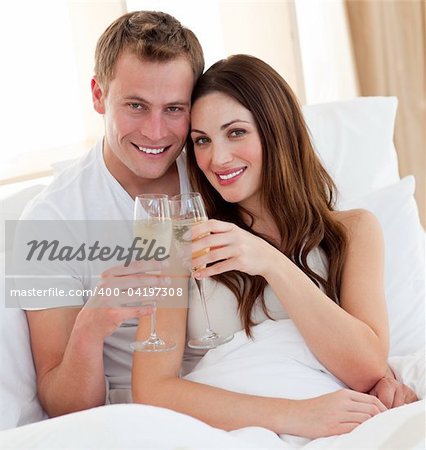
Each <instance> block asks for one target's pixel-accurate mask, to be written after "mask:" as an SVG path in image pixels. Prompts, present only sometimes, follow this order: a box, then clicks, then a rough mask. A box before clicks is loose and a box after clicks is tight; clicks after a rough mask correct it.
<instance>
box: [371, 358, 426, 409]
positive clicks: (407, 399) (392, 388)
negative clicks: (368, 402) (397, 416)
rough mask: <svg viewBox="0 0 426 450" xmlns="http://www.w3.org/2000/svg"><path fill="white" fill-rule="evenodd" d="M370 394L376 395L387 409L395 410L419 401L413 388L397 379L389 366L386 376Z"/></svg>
mask: <svg viewBox="0 0 426 450" xmlns="http://www.w3.org/2000/svg"><path fill="white" fill-rule="evenodd" d="M369 394H371V395H375V396H376V397H377V398H378V399H379V400H380V401H381V402H382V403H383V404H384V405H385V406H386V407H387V408H395V407H396V406H401V405H404V404H405V403H412V402H415V401H417V400H418V398H417V395H416V393H415V392H414V391H413V390H412V389H411V388H409V387H408V386H406V385H405V384H403V383H400V382H399V381H398V380H397V379H396V378H395V374H394V373H393V372H392V369H391V368H390V367H389V366H388V368H387V371H386V375H385V376H384V377H383V378H381V379H380V380H379V381H378V382H377V383H376V384H375V386H374V387H373V389H371V391H370V392H369Z"/></svg>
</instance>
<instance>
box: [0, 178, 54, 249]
mask: <svg viewBox="0 0 426 450" xmlns="http://www.w3.org/2000/svg"><path fill="white" fill-rule="evenodd" d="M44 187H45V185H43V184H35V185H33V186H28V187H26V188H24V189H20V190H19V191H18V192H16V193H15V194H12V195H8V196H4V197H3V198H1V199H0V252H4V251H5V250H6V249H7V248H9V246H10V243H8V242H5V241H4V239H5V220H18V219H19V217H20V216H21V213H22V211H23V210H24V207H25V205H26V204H27V203H28V202H29V201H30V200H32V199H33V198H34V197H35V196H36V195H37V194H38V193H39V192H40V191H41V190H42V189H43V188H44Z"/></svg>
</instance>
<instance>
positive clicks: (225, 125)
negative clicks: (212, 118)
mask: <svg viewBox="0 0 426 450" xmlns="http://www.w3.org/2000/svg"><path fill="white" fill-rule="evenodd" d="M236 122H243V123H250V122H249V121H248V120H241V119H235V120H231V121H230V122H227V123H224V124H223V125H221V127H220V129H221V130H225V129H226V128H228V127H229V126H231V125H232V124H234V123H236ZM191 133H200V134H206V132H205V131H201V130H196V129H195V128H192V129H191Z"/></svg>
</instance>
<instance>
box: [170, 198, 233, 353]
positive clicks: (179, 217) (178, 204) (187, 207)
mask: <svg viewBox="0 0 426 450" xmlns="http://www.w3.org/2000/svg"><path fill="white" fill-rule="evenodd" d="M170 204H171V210H172V219H173V235H174V238H175V243H176V246H177V248H178V249H181V250H184V251H185V253H187V254H189V252H190V251H191V247H190V246H191V242H190V241H188V240H186V239H184V235H185V233H187V232H188V231H190V230H191V228H192V227H193V226H194V225H197V224H198V223H200V222H205V221H206V220H207V214H206V210H205V207H204V203H203V199H202V197H201V195H200V194H199V193H198V192H190V193H187V194H180V195H176V196H174V197H172V198H171V200H170ZM202 237H204V236H200V238H199V239H201V238H202ZM209 251H210V248H205V249H202V250H200V251H199V252H197V253H194V254H192V258H197V257H199V256H201V255H203V254H206V253H208V252H209ZM204 267H205V266H204ZM199 268H201V267H199ZM195 282H196V284H197V287H198V290H199V292H200V298H201V304H202V307H203V312H204V317H205V320H206V332H205V334H204V335H203V336H201V337H200V338H197V339H191V340H190V341H189V342H188V346H189V347H191V348H196V349H209V348H215V347H217V346H218V345H221V344H225V343H226V342H229V341H230V340H231V339H232V338H233V337H234V335H230V336H221V335H219V334H217V333H216V332H215V331H213V330H212V328H211V325H210V318H209V314H208V311H207V303H206V298H205V279H204V278H202V279H201V280H197V279H195Z"/></svg>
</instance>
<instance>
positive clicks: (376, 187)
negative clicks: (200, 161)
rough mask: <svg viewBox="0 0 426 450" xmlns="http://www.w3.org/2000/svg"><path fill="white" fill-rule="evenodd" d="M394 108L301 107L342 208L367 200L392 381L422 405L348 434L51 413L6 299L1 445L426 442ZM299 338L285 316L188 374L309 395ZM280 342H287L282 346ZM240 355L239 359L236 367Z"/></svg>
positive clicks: (413, 242)
mask: <svg viewBox="0 0 426 450" xmlns="http://www.w3.org/2000/svg"><path fill="white" fill-rule="evenodd" d="M396 108H397V100H396V99H395V98H392V97H364V98H357V99H354V100H350V101H343V102H334V103H329V104H321V105H312V106H306V107H304V115H305V119H306V121H307V124H308V126H309V129H310V131H311V134H312V139H313V142H314V145H315V148H316V150H317V152H318V153H319V155H320V157H321V159H322V161H323V162H324V164H325V166H326V167H327V168H328V170H329V171H330V173H331V174H332V176H333V177H334V179H335V181H336V184H337V186H338V188H339V191H340V196H339V200H338V206H339V208H341V209H347V208H354V207H361V208H366V209H369V210H370V211H372V212H373V213H374V214H375V215H376V216H377V217H378V219H379V221H380V223H381V225H382V228H383V232H384V238H385V246H386V255H385V283H386V286H385V288H386V297H387V303H388V310H389V321H390V332H391V343H390V344H391V345H390V358H389V364H390V365H391V367H392V368H393V370H394V372H395V373H396V375H397V378H398V379H399V380H401V381H403V382H404V383H405V384H407V385H409V386H410V387H411V388H413V389H414V390H415V391H416V393H417V396H418V397H419V399H420V400H419V401H418V402H415V403H412V404H409V405H404V406H402V407H399V408H395V409H392V410H388V411H386V412H384V413H382V414H379V415H377V416H375V417H374V418H372V419H370V420H368V421H366V422H365V423H363V424H362V425H361V426H359V427H358V428H356V429H355V430H354V431H352V432H351V433H349V434H346V435H341V436H332V437H328V438H322V439H315V440H312V441H309V440H306V439H302V438H298V437H294V436H277V435H276V434H275V433H273V432H271V431H269V430H266V429H263V428H259V427H250V428H245V429H241V430H235V431H232V432H225V431H223V430H219V429H215V428H213V427H210V426H208V425H207V424H205V423H202V422H200V421H198V420H196V419H194V418H192V417H189V416H185V415H183V414H179V413H176V412H174V411H171V410H167V409H163V408H157V407H151V406H146V405H135V404H122V405H106V406H102V407H98V408H93V409H90V410H88V411H82V412H78V413H73V414H69V415H66V416H62V417H58V418H54V419H48V418H47V416H46V414H45V412H44V411H43V410H42V408H41V406H40V404H39V402H38V400H37V395H36V384H35V372H34V366H33V361H32V357H31V349H30V344H29V335H28V326H27V322H26V318H25V314H24V313H23V312H22V311H21V310H19V309H13V308H5V307H4V302H3V301H2V302H1V305H0V340H1V342H0V361H1V364H2V369H1V372H0V430H1V431H0V447H1V448H44V449H46V448H73V449H75V448H91V449H94V448H121V449H123V448H161V449H178V448H179V449H183V448H184V449H198V448H259V449H260V448H263V449H264V448H271V449H272V448H282V449H290V448H303V449H311V448H312V449H342V448H345V449H359V448H363V449H364V448H371V449H391V448H395V449H402V448H403V449H424V448H425V400H424V398H425V267H424V249H425V239H424V238H425V234H424V230H423V229H422V226H421V224H420V221H419V216H418V210H417V205H416V202H415V200H414V197H413V194H414V189H415V182H414V178H413V177H412V176H408V177H405V178H403V179H400V177H399V172H398V162H397V156H396V152H395V147H394V144H393V131H394V120H395V114H396ZM42 187H43V186H41V185H33V186H31V187H27V188H26V189H24V190H21V191H19V192H17V193H15V194H14V195H12V196H8V197H3V198H2V199H1V203H2V204H1V226H4V221H5V220H13V219H16V218H17V217H19V214H20V211H21V210H22V208H23V207H24V205H25V203H26V202H27V201H28V200H29V199H31V198H32V197H33V196H34V195H35V194H36V193H37V192H39V191H40V189H41V188H42ZM0 194H1V192H0ZM2 235H3V236H4V233H2ZM3 239H4V238H3ZM7 249H8V243H7V242H4V241H3V242H1V243H0V262H1V267H2V275H1V278H0V280H1V283H4V252H5V251H7ZM0 292H2V293H3V292H4V288H3V286H2V288H1V290H0ZM295 335H297V333H296V334H295V332H294V330H291V324H289V323H288V322H283V323H281V321H278V322H273V321H266V322H264V323H263V324H261V325H259V326H257V327H256V328H255V337H256V339H254V340H250V339H247V337H246V336H245V334H244V333H242V332H240V333H237V335H236V336H235V338H234V340H233V341H231V342H230V343H228V344H226V345H224V346H222V347H219V348H218V349H215V350H212V351H210V352H209V353H208V354H207V355H206V356H205V357H204V358H203V359H202V360H201V362H200V363H199V364H198V366H197V367H196V368H195V370H194V371H193V372H192V373H191V374H189V375H188V378H189V379H193V380H196V381H201V382H207V383H210V384H216V385H219V386H222V387H227V388H230V389H234V390H239V391H240V392H250V393H256V394H261V395H282V396H286V395H288V394H291V393H293V394H294V393H295V392H298V394H297V395H300V396H304V395H305V396H308V395H310V394H312V392H311V391H309V390H308V391H306V390H305V391H304V390H303V389H302V388H301V384H300V383H297V380H298V379H299V377H300V374H299V372H298V370H299V369H300V368H302V367H306V366H308V367H309V368H310V369H311V370H312V372H310V373H311V375H312V378H311V380H310V382H309V383H304V385H305V386H306V385H307V386H308V387H309V386H316V387H318V386H320V385H321V383H322V381H321V373H322V368H321V367H317V366H315V361H314V360H313V359H312V358H311V355H309V352H301V351H300V348H299V347H300V345H301V342H300V340H298V339H295V338H294V336H295ZM274 346H275V348H278V347H279V348H283V346H285V348H287V349H288V351H287V352H286V354H283V355H280V352H279V351H276V350H273V349H274ZM271 349H272V350H271ZM230 354H232V355H233V357H232V358H230V357H229V355H230ZM235 355H239V357H240V359H237V360H238V361H239V363H238V364H236V362H235V361H236V359H235ZM277 355H280V357H278V358H277ZM242 362H243V365H242ZM242 374H243V375H242ZM289 374H291V376H290V375H289ZM283 379H286V380H287V381H286V383H283V382H282V380H283ZM324 389H327V387H326V386H325V387H324Z"/></svg>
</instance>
